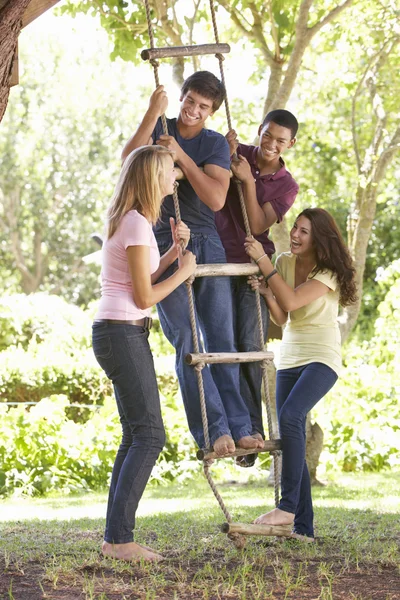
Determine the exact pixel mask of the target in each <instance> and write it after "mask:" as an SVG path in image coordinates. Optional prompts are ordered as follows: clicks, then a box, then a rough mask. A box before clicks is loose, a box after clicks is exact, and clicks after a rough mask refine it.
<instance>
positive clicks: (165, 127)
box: [144, 0, 181, 223]
mask: <svg viewBox="0 0 400 600" xmlns="http://www.w3.org/2000/svg"><path fill="white" fill-rule="evenodd" d="M144 4H145V8H146V19H147V30H148V32H149V39H150V48H151V49H152V50H153V49H154V48H155V43H154V31H153V25H152V22H151V13H150V4H149V0H144ZM150 63H151V65H152V67H153V71H154V80H155V84H156V88H158V86H159V85H160V78H159V75H158V67H159V62H158V61H157V60H155V59H152V60H151V61H150ZM161 123H162V128H163V133H164V135H168V125H167V119H166V117H165V114H164V113H163V114H162V115H161ZM173 200H174V209H175V216H176V222H177V223H180V222H181V209H180V207H179V200H178V183H177V182H175V185H174V193H173Z"/></svg>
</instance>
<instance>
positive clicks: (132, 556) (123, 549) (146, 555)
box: [101, 542, 164, 562]
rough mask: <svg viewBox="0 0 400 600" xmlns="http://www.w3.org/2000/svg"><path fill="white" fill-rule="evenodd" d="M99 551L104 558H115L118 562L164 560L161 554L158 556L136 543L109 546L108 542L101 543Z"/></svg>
mask: <svg viewBox="0 0 400 600" xmlns="http://www.w3.org/2000/svg"><path fill="white" fill-rule="evenodd" d="M101 551H102V553H103V554H104V556H111V558H117V559H118V560H127V561H135V560H147V561H150V562H158V561H160V560H164V557H163V556H161V554H158V553H157V552H155V551H154V550H152V549H151V548H148V547H147V546H141V545H140V544H136V542H128V543H127V544H109V543H108V542H103V545H102V547H101Z"/></svg>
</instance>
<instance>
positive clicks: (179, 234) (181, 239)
mask: <svg viewBox="0 0 400 600" xmlns="http://www.w3.org/2000/svg"><path fill="white" fill-rule="evenodd" d="M169 224H170V227H171V233H172V239H173V240H174V244H175V247H176V248H177V249H178V246H179V247H180V248H181V249H183V250H184V249H185V248H186V247H187V245H188V243H189V240H190V229H189V227H188V226H187V225H186V223H184V222H183V221H179V223H177V224H175V219H174V218H173V217H170V219H169Z"/></svg>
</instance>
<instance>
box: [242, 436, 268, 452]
mask: <svg viewBox="0 0 400 600" xmlns="http://www.w3.org/2000/svg"><path fill="white" fill-rule="evenodd" d="M255 435H257V434H255ZM260 438H261V436H260ZM236 445H237V446H238V448H244V449H246V450H251V449H252V448H264V440H263V439H262V438H261V439H258V438H256V437H255V436H253V435H245V436H244V437H242V438H240V440H238V441H237V442H236Z"/></svg>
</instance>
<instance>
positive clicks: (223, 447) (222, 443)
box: [213, 435, 235, 456]
mask: <svg viewBox="0 0 400 600" xmlns="http://www.w3.org/2000/svg"><path fill="white" fill-rule="evenodd" d="M213 448H214V452H215V454H216V455H217V456H224V454H232V453H233V452H235V442H234V441H233V439H232V438H231V436H230V435H221V437H219V438H217V439H216V440H215V442H214V445H213Z"/></svg>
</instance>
